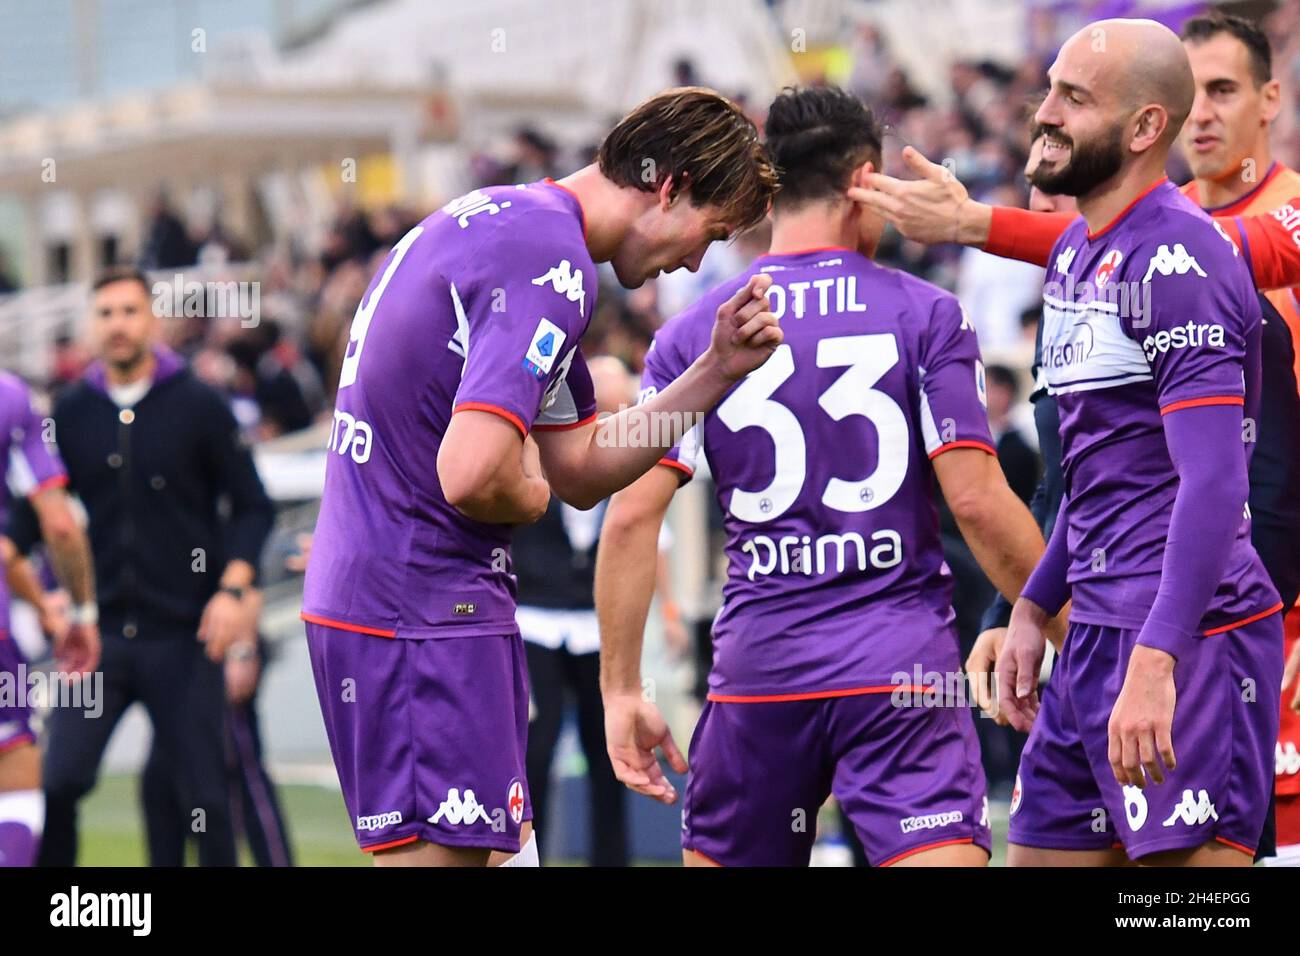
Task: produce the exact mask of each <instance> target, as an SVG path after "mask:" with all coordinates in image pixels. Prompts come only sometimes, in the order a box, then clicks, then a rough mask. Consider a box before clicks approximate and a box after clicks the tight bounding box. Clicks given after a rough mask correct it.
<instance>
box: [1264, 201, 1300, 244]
mask: <svg viewBox="0 0 1300 956" xmlns="http://www.w3.org/2000/svg"><path fill="white" fill-rule="evenodd" d="M1270 215H1272V217H1273V218H1274V219H1276V220H1277V221H1278V222H1280V223H1281V224H1282V228H1283V229H1286V230H1288V231H1289V232H1290V233H1291V241H1292V242H1294V243H1295V244H1296V247H1297V248H1300V209H1297V208H1296V207H1295V206H1293V205H1291V204H1290V203H1284V204H1283V205H1281V206H1278V207H1277V208H1276V209H1274V210H1273V212H1272V213H1270Z"/></svg>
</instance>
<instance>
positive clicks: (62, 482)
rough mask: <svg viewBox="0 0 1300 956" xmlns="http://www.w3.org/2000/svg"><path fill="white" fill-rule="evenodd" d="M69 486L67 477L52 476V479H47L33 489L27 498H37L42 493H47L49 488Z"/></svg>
mask: <svg viewBox="0 0 1300 956" xmlns="http://www.w3.org/2000/svg"><path fill="white" fill-rule="evenodd" d="M67 484H68V476H67V475H50V477H48V478H46V479H45V480H44V481H42V482H41V483H40V484H39V485H37V486H36V487H35V488H33V489H32V493H31V494H30V495H28V496H27V497H28V498H35V497H36V496H37V495H39V494H40V493H41V492H42V491H45V490H46V489H47V488H64V487H66V486H67Z"/></svg>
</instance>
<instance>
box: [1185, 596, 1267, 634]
mask: <svg viewBox="0 0 1300 956" xmlns="http://www.w3.org/2000/svg"><path fill="white" fill-rule="evenodd" d="M1280 610H1282V602H1281V601H1278V602H1277V603H1276V604H1274V605H1273V606H1272V607H1271V608H1269V609H1268V610H1267V611H1260V612H1259V613H1258V614H1252V615H1251V616H1250V617H1243V618H1242V619H1241V620H1240V621H1233V622H1232V623H1231V624H1225V625H1223V627H1212V628H1210V629H1209V630H1208V631H1206V632H1205V635H1204V636H1205V637H1212V636H1214V635H1215V634H1222V633H1223V632H1224V631H1231V630H1235V629H1236V628H1239V627H1245V626H1246V625H1247V624H1254V623H1255V622H1256V621H1262V620H1263V619H1264V618H1266V617H1268V616H1269V615H1270V614H1276V613H1277V612H1278V611H1280Z"/></svg>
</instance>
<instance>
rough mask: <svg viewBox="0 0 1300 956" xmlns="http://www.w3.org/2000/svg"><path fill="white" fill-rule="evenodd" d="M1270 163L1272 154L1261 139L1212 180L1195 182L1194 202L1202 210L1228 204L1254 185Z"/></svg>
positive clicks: (1264, 174)
mask: <svg viewBox="0 0 1300 956" xmlns="http://www.w3.org/2000/svg"><path fill="white" fill-rule="evenodd" d="M1272 164H1273V151H1272V150H1271V149H1269V145H1268V140H1267V139H1265V140H1264V141H1263V142H1262V143H1260V144H1259V145H1258V146H1256V148H1255V149H1253V150H1251V152H1250V154H1249V155H1248V156H1246V157H1245V158H1244V159H1243V160H1242V161H1241V163H1240V164H1239V165H1235V166H1229V167H1228V168H1227V169H1225V170H1224V171H1223V172H1222V173H1221V174H1220V175H1219V176H1216V177H1214V178H1213V179H1197V180H1196V201H1197V202H1198V203H1200V205H1201V207H1202V208H1204V209H1218V208H1219V207H1220V206H1227V205H1230V204H1232V203H1234V202H1236V201H1237V200H1238V199H1240V198H1241V197H1242V196H1244V195H1246V193H1248V192H1250V191H1251V190H1252V189H1254V188H1255V187H1256V186H1258V185H1259V183H1260V180H1261V179H1263V178H1264V177H1265V176H1266V175H1268V168H1269V166H1271V165H1272Z"/></svg>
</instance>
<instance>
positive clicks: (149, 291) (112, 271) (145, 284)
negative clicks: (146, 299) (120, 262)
mask: <svg viewBox="0 0 1300 956" xmlns="http://www.w3.org/2000/svg"><path fill="white" fill-rule="evenodd" d="M116 282H138V283H140V288H142V289H144V292H145V295H153V283H152V282H150V281H149V277H148V276H146V275H145V274H144V273H143V272H141V271H140V270H139V269H137V268H136V267H135V266H111V267H110V268H107V269H105V270H103V271H102V272H101V273H100V274H99V275H98V276H96V277H95V281H94V282H92V283H91V285H90V291H91V292H98V291H99V290H100V289H102V288H104V286H106V285H113V284H114V283H116Z"/></svg>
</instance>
